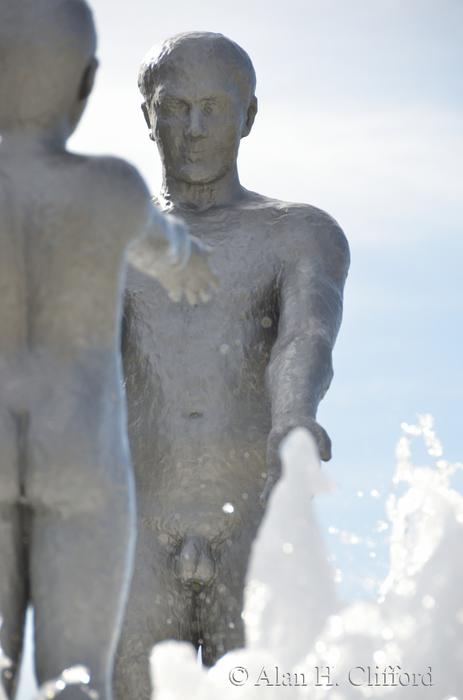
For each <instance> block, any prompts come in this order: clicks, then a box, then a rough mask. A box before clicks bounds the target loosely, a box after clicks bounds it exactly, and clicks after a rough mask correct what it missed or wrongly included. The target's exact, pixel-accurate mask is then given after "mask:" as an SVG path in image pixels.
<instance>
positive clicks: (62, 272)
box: [0, 147, 125, 400]
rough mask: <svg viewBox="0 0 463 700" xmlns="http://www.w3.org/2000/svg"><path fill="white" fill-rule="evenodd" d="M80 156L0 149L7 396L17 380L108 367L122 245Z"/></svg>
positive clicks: (1, 357) (1, 353)
mask: <svg viewBox="0 0 463 700" xmlns="http://www.w3.org/2000/svg"><path fill="white" fill-rule="evenodd" d="M90 162H91V159H86V158H80V157H76V156H71V155H69V154H66V153H62V152H57V153H53V152H49V153H44V152H40V153H29V152H27V150H24V151H21V150H19V152H15V153H11V152H8V151H6V152H5V151H2V150H1V147H0V250H1V251H2V252H1V256H0V295H1V297H0V298H1V303H0V380H1V382H2V387H3V388H4V390H6V391H7V389H6V388H7V387H8V386H9V384H10V383H11V381H12V380H13V379H14V385H15V387H16V388H15V389H14V391H13V390H12V400H13V398H14V397H13V394H14V396H15V397H16V399H17V397H18V395H19V393H18V392H20V390H19V388H18V381H19V380H20V379H21V378H22V380H23V384H24V386H25V387H26V386H28V387H30V390H29V393H33V392H34V391H35V392H37V391H38V388H37V387H38V386H39V385H42V384H43V386H44V387H45V388H46V387H47V386H48V387H50V379H51V378H52V376H53V374H55V375H58V376H59V374H60V372H62V373H63V375H64V374H65V373H66V372H68V373H69V371H71V372H72V371H75V372H76V373H77V374H79V373H80V375H81V377H82V378H84V377H85V374H86V372H87V370H86V369H85V368H86V367H87V368H88V373H89V374H91V373H92V371H93V372H94V374H95V376H97V374H98V367H99V368H101V367H106V369H108V363H111V364H112V365H113V367H115V366H116V353H115V348H116V344H117V338H118V337H119V319H120V307H121V292H120V284H121V266H122V264H123V259H124V248H125V242H124V240H123V237H121V236H120V235H118V231H117V227H115V225H114V222H113V218H114V213H113V212H112V211H111V207H110V206H109V204H110V201H109V198H108V197H106V201H105V197H104V196H101V195H102V194H104V193H102V191H101V189H102V188H101V187H99V188H96V189H95V188H94V187H92V179H94V172H92V166H91V165H89V163H90ZM108 185H109V183H108ZM108 185H104V187H103V190H104V189H109V186H108ZM98 190H99V191H98ZM114 234H115V235H114ZM60 368H61V369H60ZM105 375H106V376H107V372H105ZM56 381H58V378H57V379H56ZM31 384H35V385H36V386H35V389H33V388H32V386H31ZM94 386H95V384H94ZM95 389H96V386H95ZM3 394H4V396H3V398H4V399H5V391H4V392H3Z"/></svg>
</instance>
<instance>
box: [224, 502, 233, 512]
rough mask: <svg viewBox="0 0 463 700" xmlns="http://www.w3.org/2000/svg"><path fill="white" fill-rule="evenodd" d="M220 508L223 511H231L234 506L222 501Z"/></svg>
mask: <svg viewBox="0 0 463 700" xmlns="http://www.w3.org/2000/svg"><path fill="white" fill-rule="evenodd" d="M222 510H223V512H224V513H233V512H234V510H235V508H234V506H233V505H232V504H231V503H224V505H223V506H222Z"/></svg>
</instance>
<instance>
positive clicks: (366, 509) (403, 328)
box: [20, 0, 463, 700]
mask: <svg viewBox="0 0 463 700" xmlns="http://www.w3.org/2000/svg"><path fill="white" fill-rule="evenodd" d="M90 5H91V7H92V8H93V10H94V16H95V21H96V25H97V30H98V37H99V47H98V56H99V58H100V69H99V74H98V78H97V82H96V86H95V90H94V94H93V95H92V96H91V98H90V102H89V106H88V108H87V111H86V113H85V115H84V118H83V120H82V123H81V124H80V126H79V128H78V131H77V132H76V134H75V135H74V136H73V137H72V139H71V140H70V142H69V146H70V148H71V149H72V150H75V151H79V152H86V153H103V154H111V155H117V156H120V157H122V158H125V159H127V160H129V161H131V162H132V163H133V164H135V165H136V167H138V169H139V170H140V171H141V173H142V174H143V176H144V177H145V179H146V181H147V183H148V186H149V187H150V189H151V190H152V191H153V192H155V191H156V189H157V188H158V186H159V183H160V166H159V159H158V156H157V151H156V148H155V146H154V145H153V144H152V142H151V141H150V140H149V139H148V131H147V128H146V126H145V123H144V120H143V116H142V113H141V110H140V102H141V96H140V94H139V92H138V88H137V84H136V83H137V73H138V68H139V65H140V62H141V59H142V58H143V56H144V54H145V53H146V52H147V51H148V49H149V48H150V47H151V46H152V45H153V44H155V43H157V42H158V41H161V40H163V39H165V38H167V37H168V36H170V35H172V34H176V33H178V32H183V31H189V30H198V29H199V30H210V31H217V32H221V33H223V34H225V35H226V36H229V37H230V38H231V39H233V40H234V41H236V42H237V43H238V44H240V45H241V46H242V47H243V48H244V49H245V50H246V51H247V52H248V53H249V55H250V57H251V59H252V60H253V63H254V66H255V69H256V72H257V81H258V82H257V96H258V99H259V113H258V115H257V119H256V123H255V126H254V128H253V131H252V133H251V135H250V136H249V137H248V138H247V139H245V140H244V141H243V144H242V148H241V153H240V159H239V164H240V174H241V180H242V183H243V185H244V186H245V187H247V188H249V189H252V190H256V191H258V192H261V193H262V194H266V195H269V196H273V197H276V198H279V199H284V200H288V201H300V202H307V203H310V204H314V205H316V206H318V207H321V208H323V209H326V210H327V211H328V212H329V213H330V214H332V215H333V216H334V217H335V218H336V219H337V220H338V222H339V223H340V225H341V226H342V228H343V229H344V231H345V233H346V235H347V237H348V239H349V241H350V244H351V252H352V266H351V272H350V276H349V279H348V282H347V286H346V295H345V313H344V321H343V326H342V328H341V332H340V336H339V339H338V343H337V346H336V348H335V354H334V365H335V377H334V380H333V383H332V386H331V388H330V390H329V392H328V394H327V396H326V398H325V399H324V401H323V402H322V404H321V407H320V410H319V420H320V422H321V423H322V424H323V425H324V427H325V428H326V429H327V431H328V433H329V434H330V436H331V438H332V441H333V454H334V457H333V460H332V461H331V462H330V464H329V465H325V467H324V469H325V470H326V472H327V473H328V474H329V476H330V477H331V478H332V479H333V480H334V481H335V482H337V484H338V491H337V493H336V494H334V495H327V496H323V497H319V498H320V499H323V500H320V501H319V502H316V503H315V505H316V508H317V511H318V514H319V518H320V524H321V527H322V530H323V532H324V534H325V537H326V542H327V546H328V549H329V551H330V553H331V555H333V556H336V557H337V560H336V562H335V563H336V564H337V565H338V566H339V567H340V568H341V570H342V572H343V581H342V583H341V588H340V590H341V593H342V595H344V596H345V597H355V596H361V597H364V596H366V595H369V594H370V595H372V593H373V591H372V590H371V589H370V591H368V590H366V589H365V588H364V586H363V583H362V581H363V580H364V579H367V578H371V576H377V577H381V576H384V574H385V568H384V567H385V566H386V565H387V545H386V542H385V539H384V536H383V540H384V541H383V544H382V545H378V546H377V547H376V548H375V549H376V553H377V558H376V559H374V560H372V559H371V558H369V552H368V551H367V549H366V548H365V547H363V548H362V545H356V546H350V547H349V546H346V545H341V544H340V543H339V539H338V538H337V536H333V535H329V534H328V527H329V526H331V527H337V528H340V529H344V530H348V531H351V532H356V533H358V534H360V535H361V536H364V537H372V538H373V539H374V540H375V541H378V542H379V541H380V537H379V536H378V535H377V534H375V533H374V528H375V525H376V522H377V521H378V520H380V519H383V518H384V517H385V516H384V501H385V498H386V496H387V494H388V493H389V492H390V490H391V483H390V482H391V476H392V473H393V468H394V445H395V442H396V441H397V439H398V438H399V436H400V432H401V431H400V424H401V423H402V422H407V423H413V422H415V416H416V414H417V413H431V414H433V415H434V417H435V428H436V431H437V433H438V434H439V436H440V437H441V439H442V442H443V447H444V458H446V459H448V460H450V461H463V440H462V439H461V436H462V435H463V412H462V398H463V372H462V366H461V363H462V351H461V348H462V345H463V342H462V341H463V333H462V318H463V313H462V312H463V292H462V272H461V267H462V263H461V261H462V258H463V204H462V193H463V93H462V78H461V76H462V75H463V0H285V1H284V2H282V1H281V0H258V1H255V0H236V1H235V2H232V1H231V0H216V1H215V2H213V1H212V0H196V2H192V1H191V0H169V2H166V3H165V4H163V3H161V2H153V1H148V0H125V1H123V0H119V1H118V2H115V0H93V2H90ZM418 445H419V443H418ZM414 452H415V460H414V461H415V463H420V464H432V463H433V462H432V458H431V457H429V455H427V454H426V453H425V451H424V449H422V448H420V447H417V448H416V449H415V450H414ZM462 482H463V480H462V479H461V480H460V484H459V486H460V489H461V490H463V483H462ZM373 489H377V490H378V491H379V493H380V497H379V498H372V497H371V495H370V492H371V490H373ZM359 492H360V493H362V494H363V496H362V497H359V496H358V495H357V494H358V493H359ZM28 663H29V662H28ZM26 676H27V673H26ZM30 693H31V690H30V688H29V686H27V683H26V684H25V685H24V686H23V687H22V690H21V693H20V695H21V699H20V700H27V699H28V698H29V697H30Z"/></svg>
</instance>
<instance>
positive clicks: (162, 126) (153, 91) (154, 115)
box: [138, 32, 257, 184]
mask: <svg viewBox="0 0 463 700" xmlns="http://www.w3.org/2000/svg"><path fill="white" fill-rule="evenodd" d="M138 85H139V87H140V91H141V93H142V95H143V98H144V102H143V104H142V109H143V113H144V115H145V119H146V121H147V124H148V127H149V129H150V137H151V138H152V139H153V141H156V143H157V145H158V148H159V151H160V154H161V158H162V161H163V165H164V168H165V171H166V174H167V175H168V176H170V177H172V178H174V179H178V180H181V181H185V182H190V183H193V184H195V183H198V184H200V183H202V184H207V183H209V182H215V181H216V180H218V179H219V178H221V177H222V176H223V175H225V174H226V172H227V170H229V169H230V168H234V167H235V164H236V158H237V155H238V148H239V144H240V140H241V138H243V136H247V135H248V134H249V132H250V130H251V127H252V124H253V122H254V117H255V115H256V112H257V100H256V97H255V95H254V90H255V86H256V76H255V73H254V68H253V66H252V63H251V60H250V58H249V56H248V55H247V53H245V51H243V49H241V48H240V47H239V46H238V45H237V44H235V43H234V42H233V41H230V39H227V38H226V37H224V36H222V34H213V33H211V32H189V33H186V34H178V35H176V36H173V37H171V38H170V39H167V40H166V41H164V42H163V43H162V44H158V45H156V46H155V47H153V48H152V49H151V51H150V52H149V53H148V54H147V55H146V56H145V58H144V61H143V63H142V65H141V68H140V73H139V78H138Z"/></svg>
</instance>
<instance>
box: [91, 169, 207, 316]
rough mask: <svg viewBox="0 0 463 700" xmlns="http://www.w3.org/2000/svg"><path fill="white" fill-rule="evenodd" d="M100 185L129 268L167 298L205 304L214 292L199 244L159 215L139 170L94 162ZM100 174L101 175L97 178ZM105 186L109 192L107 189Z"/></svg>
mask: <svg viewBox="0 0 463 700" xmlns="http://www.w3.org/2000/svg"><path fill="white" fill-rule="evenodd" d="M95 161H97V162H98V165H97V170H98V171H99V175H100V177H99V183H100V187H103V189H106V190H107V192H106V194H107V195H108V196H109V197H110V198H111V205H110V206H111V210H112V213H111V217H112V220H113V221H114V226H113V227H112V228H116V229H117V230H118V231H119V232H120V235H121V236H122V242H123V243H124V244H125V246H126V247H127V250H128V258H129V260H130V262H131V264H132V265H134V266H135V267H137V268H138V269H140V270H142V271H143V272H145V273H146V274H149V275H151V276H153V277H155V278H156V279H158V280H159V281H160V282H161V284H162V285H163V286H164V287H165V289H166V290H167V292H168V294H169V296H170V297H171V298H172V299H173V300H175V301H179V300H180V299H181V298H182V296H183V294H185V296H186V298H187V300H188V302H189V303H190V304H194V303H195V302H196V301H197V299H198V298H199V299H201V300H207V299H208V298H209V288H210V287H213V288H215V289H217V288H218V282H217V278H216V277H215V275H214V274H213V272H212V271H211V269H210V267H209V264H208V262H207V257H208V253H207V251H206V249H205V248H204V246H202V245H201V243H200V242H199V241H198V240H197V239H195V238H194V237H192V236H190V235H189V232H188V229H187V227H186V226H185V224H184V223H183V222H182V221H181V220H180V219H177V218H175V217H173V216H167V215H165V214H163V213H162V212H161V211H160V210H159V209H158V208H157V207H156V206H155V205H154V204H153V202H152V201H151V197H150V194H149V192H148V189H147V187H146V185H145V183H144V181H143V179H142V178H141V176H140V175H139V173H138V171H137V170H136V169H135V168H133V167H132V166H131V165H129V164H128V163H126V162H125V161H122V160H119V159H116V158H101V159H100V158H98V159H95ZM102 171H104V174H105V175H106V177H103V178H101V175H102V174H103V173H102ZM108 185H109V188H108Z"/></svg>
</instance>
